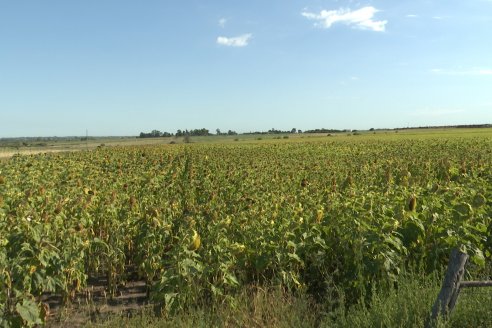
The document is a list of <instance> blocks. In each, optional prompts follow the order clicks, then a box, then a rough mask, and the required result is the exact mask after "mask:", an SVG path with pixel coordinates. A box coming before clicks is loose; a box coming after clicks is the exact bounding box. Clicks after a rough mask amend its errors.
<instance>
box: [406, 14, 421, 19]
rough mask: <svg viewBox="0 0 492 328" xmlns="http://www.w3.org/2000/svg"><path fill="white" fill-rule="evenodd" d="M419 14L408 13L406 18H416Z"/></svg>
mask: <svg viewBox="0 0 492 328" xmlns="http://www.w3.org/2000/svg"><path fill="white" fill-rule="evenodd" d="M418 17H419V15H415V14H408V15H407V18H418Z"/></svg>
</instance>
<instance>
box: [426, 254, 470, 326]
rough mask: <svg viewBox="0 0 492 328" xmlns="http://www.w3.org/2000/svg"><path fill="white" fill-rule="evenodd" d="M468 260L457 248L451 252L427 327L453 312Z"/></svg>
mask: <svg viewBox="0 0 492 328" xmlns="http://www.w3.org/2000/svg"><path fill="white" fill-rule="evenodd" d="M467 260H468V255H467V254H465V253H463V252H461V251H459V250H458V249H456V248H455V249H453V250H452V251H451V256H450V258H449V263H448V269H447V271H446V276H445V277H444V281H443V283H442V287H441V291H440V292H439V295H438V296H437V299H436V302H435V303H434V306H433V307H432V314H431V318H430V322H428V323H427V325H426V326H427V327H430V325H432V323H433V322H435V321H436V320H437V318H438V317H439V316H441V315H442V316H444V317H446V316H447V315H448V313H450V312H451V311H452V310H453V308H454V306H455V304H456V299H457V298H458V294H459V292H460V283H461V280H462V279H463V275H464V273H465V265H466V261H467Z"/></svg>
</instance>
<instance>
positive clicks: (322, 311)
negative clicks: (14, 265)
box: [88, 274, 492, 328]
mask: <svg viewBox="0 0 492 328" xmlns="http://www.w3.org/2000/svg"><path fill="white" fill-rule="evenodd" d="M441 281H442V277H441V276H440V275H437V274H434V275H431V276H418V275H415V274H404V275H402V277H401V278H400V279H399V281H398V282H397V283H396V284H395V285H394V286H393V287H391V288H376V287H373V289H372V291H371V292H370V293H369V294H372V296H369V297H367V300H365V301H364V300H361V301H359V302H358V303H357V304H353V305H347V304H345V303H344V300H343V298H344V297H343V293H341V295H342V296H341V299H338V300H336V302H335V300H324V302H321V303H319V302H318V303H317V302H314V301H313V300H312V299H311V298H310V297H309V296H307V295H305V294H302V293H301V294H297V295H294V294H292V293H289V292H286V291H284V290H282V289H280V288H259V287H255V288H251V287H250V288H249V289H243V291H242V292H240V293H239V294H238V295H236V296H235V297H233V298H231V299H229V300H228V301H227V302H222V303H214V304H202V305H201V306H197V307H192V308H189V309H188V310H186V311H180V312H178V313H175V314H172V315H162V316H159V315H156V314H155V312H153V311H150V310H147V311H142V312H140V313H134V314H133V315H132V316H131V317H128V316H126V317H123V316H112V317H110V318H109V319H106V320H100V321H96V322H93V323H90V324H89V325H88V327H106V328H113V327H114V328H116V327H151V328H160V327H163V328H164V327H194V328H196V327H335V328H354V327H356V328H366V327H367V328H372V327H402V328H403V327H405V328H412V327H415V328H417V327H419V328H420V327H424V326H425V323H426V320H427V318H428V317H429V315H430V311H431V308H432V305H433V303H434V301H435V299H436V297H437V294H438V292H439V290H440V284H441ZM333 304H339V306H337V307H335V308H334V307H333ZM491 307H492V290H489V289H480V291H471V290H466V291H463V292H462V295H461V296H460V298H459V299H458V303H457V306H456V308H455V311H454V312H453V313H452V315H451V316H450V318H449V320H447V321H444V320H440V321H439V322H438V323H437V326H436V328H448V327H450V328H455V327H456V328H458V327H490V323H491V322H492V312H491V311H490V308H491Z"/></svg>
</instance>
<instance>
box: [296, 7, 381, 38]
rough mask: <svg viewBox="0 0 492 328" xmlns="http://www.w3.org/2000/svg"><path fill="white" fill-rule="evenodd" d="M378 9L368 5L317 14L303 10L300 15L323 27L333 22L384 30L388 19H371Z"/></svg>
mask: <svg viewBox="0 0 492 328" xmlns="http://www.w3.org/2000/svg"><path fill="white" fill-rule="evenodd" d="M378 11H379V10H377V9H376V8H374V7H370V6H368V7H363V8H360V9H357V10H354V11H352V10H350V9H338V10H322V11H321V12H320V13H319V14H315V13H310V12H306V11H304V12H302V13H301V15H302V16H304V17H306V18H307V19H310V20H314V21H316V22H317V23H316V25H317V26H321V27H324V28H330V27H331V26H332V25H333V24H335V23H343V24H346V25H349V26H353V27H355V28H359V29H362V30H372V31H376V32H384V31H385V28H386V24H387V23H388V21H386V20H379V21H377V20H373V17H374V15H375V14H376V13H377V12H378Z"/></svg>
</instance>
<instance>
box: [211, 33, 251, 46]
mask: <svg viewBox="0 0 492 328" xmlns="http://www.w3.org/2000/svg"><path fill="white" fill-rule="evenodd" d="M252 37H253V34H251V33H248V34H243V35H240V36H236V37H232V38H228V37H225V36H219V37H218V38H217V44H220V45H222V46H228V47H246V46H247V45H248V44H249V40H251V38H252Z"/></svg>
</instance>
